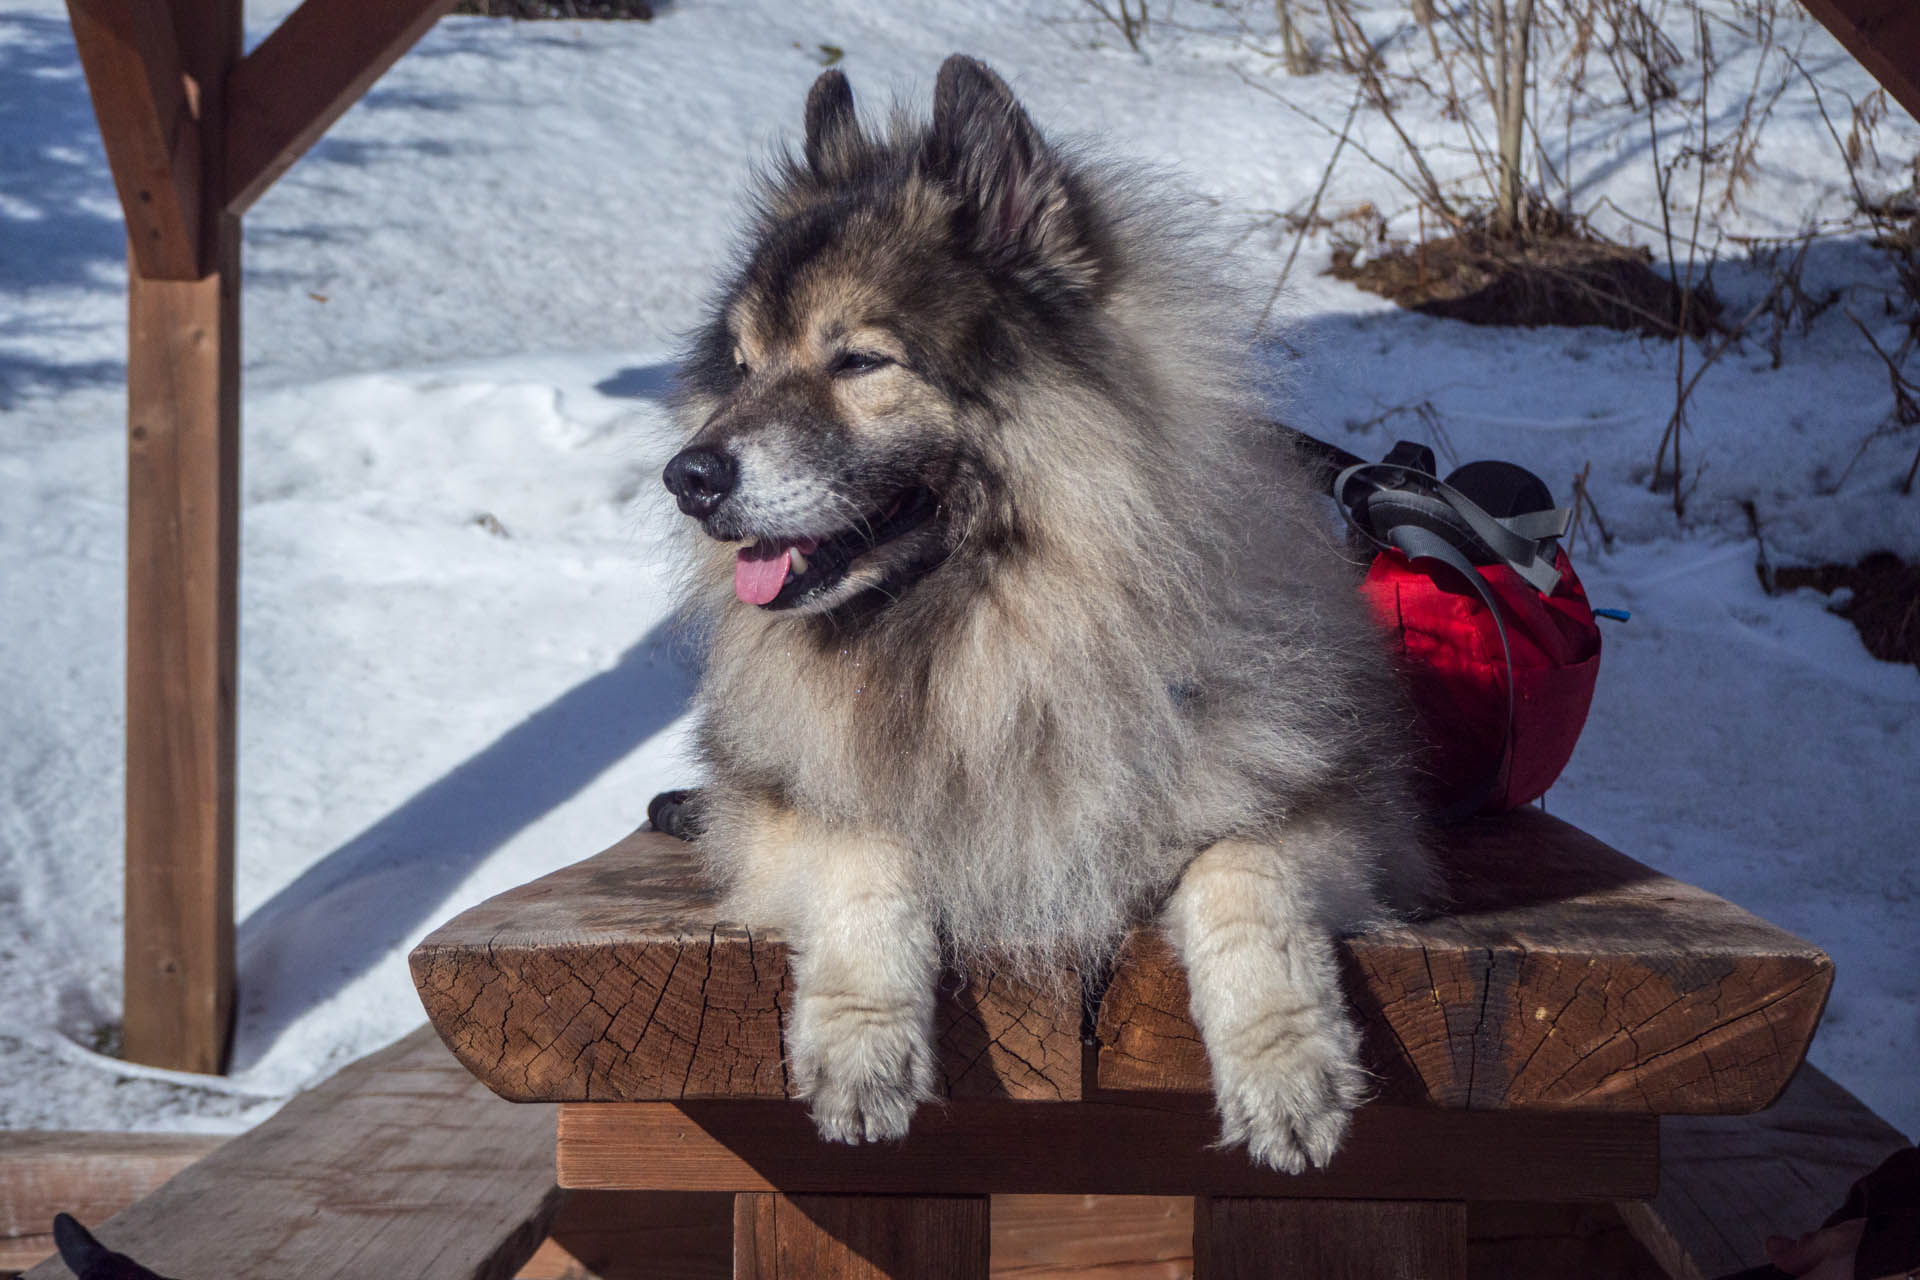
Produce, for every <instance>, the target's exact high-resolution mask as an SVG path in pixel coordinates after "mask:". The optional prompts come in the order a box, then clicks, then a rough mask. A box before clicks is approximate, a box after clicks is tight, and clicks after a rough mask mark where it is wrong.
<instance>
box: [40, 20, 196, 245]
mask: <svg viewBox="0 0 1920 1280" xmlns="http://www.w3.org/2000/svg"><path fill="white" fill-rule="evenodd" d="M67 13H68V16H69V17H70V18H71V19H72V22H73V39H74V45H75V47H76V48H77V49H78V51H79V54H80V66H81V68H82V69H83V70H84V71H85V72H86V76H87V91H88V93H89V94H90V95H91V96H92V98H93V111H94V115H95V116H96V117H97V118H98V119H99V122H100V136H101V140H102V142H104V143H105V145H106V152H107V167H108V169H110V170H111V171H112V173H113V185H114V189H115V190H116V191H117V192H118V193H119V195H120V207H121V209H122V210H123V211H124V213H125V215H126V220H127V249H128V253H129V254H130V256H131V257H132V259H133V269H134V274H135V275H139V276H145V277H146V278H148V279H150V280H194V279H198V278H199V276H200V274H201V253H202V251H203V248H204V247H205V246H204V242H203V240H202V236H201V232H202V222H201V201H200V193H201V184H202V174H201V161H202V157H201V142H200V133H201V129H200V114H199V107H200V105H201V101H200V85H199V82H198V80H197V79H194V80H190V79H189V78H188V75H189V74H190V73H189V71H188V68H187V67H185V66H183V64H182V61H181V50H180V47H179V43H178V41H177V38H176V33H175V31H174V25H173V15H172V13H171V11H170V7H169V6H168V5H167V4H163V3H155V0H68V3H67Z"/></svg>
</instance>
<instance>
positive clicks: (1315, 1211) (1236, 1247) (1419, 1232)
mask: <svg viewBox="0 0 1920 1280" xmlns="http://www.w3.org/2000/svg"><path fill="white" fill-rule="evenodd" d="M1466 1275H1467V1206H1466V1205H1465V1204H1463V1203H1461V1202H1459V1201H1456V1200H1434V1201H1388V1200H1279V1199H1263V1198H1257V1197H1241V1196H1199V1197H1196V1198H1195V1200H1194V1205H1193V1277H1194V1280H1294V1278H1296V1277H1297V1280H1466Z"/></svg>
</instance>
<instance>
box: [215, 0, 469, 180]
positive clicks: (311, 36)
mask: <svg viewBox="0 0 1920 1280" xmlns="http://www.w3.org/2000/svg"><path fill="white" fill-rule="evenodd" d="M453 5H454V0H305V3H303V4H302V5H301V6H300V7H299V8H298V9H295V10H294V11H293V12H292V13H290V14H288V15H287V17H286V19H285V21H283V22H281V24H280V26H279V27H278V29H276V30H275V31H274V33H273V34H272V35H270V36H268V37H267V38H266V39H265V40H263V41H261V42H260V46H259V47H258V48H257V49H255V50H254V51H253V52H252V53H250V54H248V55H247V56H246V57H245V58H244V59H242V60H241V62H240V65H239V66H237V67H235V68H234V71H233V76H232V78H231V80H230V81H229V82H228V85H227V182H226V207H227V212H229V213H235V214H238V213H244V212H246V210H247V208H248V207H249V206H250V205H252V204H253V202H254V201H255V200H258V199H259V198H260V196H261V194H262V193H264V192H265V191H266V189H267V188H268V187H270V186H272V185H273V184H274V182H275V181H276V180H277V179H278V178H279V177H280V175H281V174H283V173H285V172H286V171H287V170H288V169H289V168H291V167H292V165H293V162H294V161H295V160H298V159H299V158H300V157H301V155H302V154H304V153H305V151H306V149H307V148H308V147H310V146H312V145H313V144H314V143H315V142H316V141H317V140H318V139H319V137H320V135H321V134H323V133H325V132H326V131H327V127H328V126H329V125H331V124H332V123H333V122H334V121H335V120H338V119H339V118H340V117H341V115H343V114H344V113H345V112H346V110H347V108H348V107H350V106H352V105H353V104H354V103H355V102H356V101H358V100H359V98H360V95H362V94H363V93H365V92H366V91H367V88H368V86H370V85H371V84H372V83H373V82H374V81H375V80H378V79H379V78H380V76H381V75H382V74H383V73H384V72H385V71H386V69H387V68H388V67H390V66H392V65H393V64H394V62H395V61H396V60H397V59H398V58H399V57H400V55H401V54H403V53H405V52H406V51H407V50H408V49H410V48H412V47H413V44H414V42H415V41H417V40H418V39H419V38H420V37H421V36H423V35H425V34H426V33H427V29H428V28H429V27H431V26H433V24H434V23H435V22H436V21H438V20H439V18H440V15H442V14H444V13H445V12H446V11H447V10H449V9H451V8H453Z"/></svg>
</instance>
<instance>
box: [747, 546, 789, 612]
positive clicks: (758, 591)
mask: <svg viewBox="0 0 1920 1280" xmlns="http://www.w3.org/2000/svg"><path fill="white" fill-rule="evenodd" d="M792 559H793V548H792V547H789V546H787V545H785V544H784V543H770V542H756V543H754V544H753V545H752V546H750V547H742V548H740V554H739V555H738V556H737V557H736V558H735V559H734V562H733V594H735V595H737V596H739V597H740V598H741V599H742V600H744V601H746V602H747V603H748V604H765V603H767V602H768V601H769V600H771V599H773V598H774V597H775V596H777V595H779V594H780V585H781V584H782V583H784V582H785V581H786V580H787V563H788V562H789V561H790V560H792Z"/></svg>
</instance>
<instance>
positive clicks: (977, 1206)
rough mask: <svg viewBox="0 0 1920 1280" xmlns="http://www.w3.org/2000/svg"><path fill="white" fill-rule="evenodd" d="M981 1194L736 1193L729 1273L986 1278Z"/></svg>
mask: <svg viewBox="0 0 1920 1280" xmlns="http://www.w3.org/2000/svg"><path fill="white" fill-rule="evenodd" d="M987 1256H988V1233H987V1198H986V1197H985V1196H785V1195H775V1194H747V1195H737V1196H735V1197H734V1201H733V1275H734V1280H986V1276H987Z"/></svg>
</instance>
